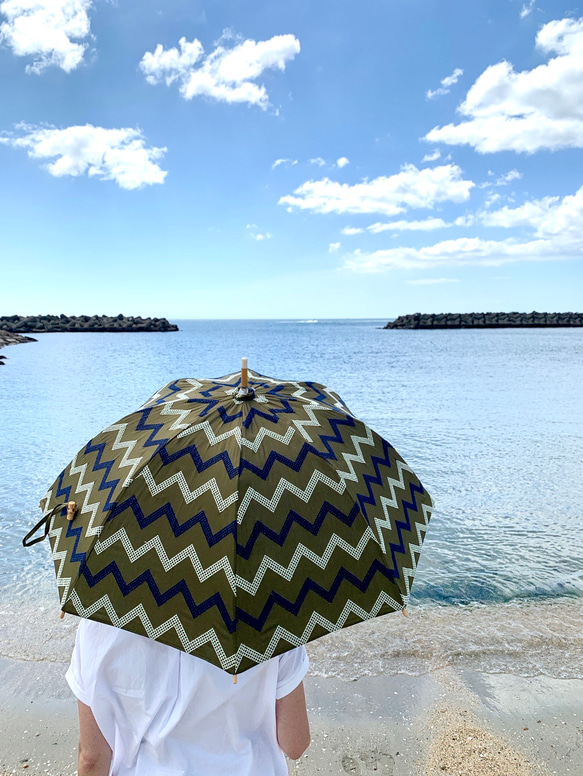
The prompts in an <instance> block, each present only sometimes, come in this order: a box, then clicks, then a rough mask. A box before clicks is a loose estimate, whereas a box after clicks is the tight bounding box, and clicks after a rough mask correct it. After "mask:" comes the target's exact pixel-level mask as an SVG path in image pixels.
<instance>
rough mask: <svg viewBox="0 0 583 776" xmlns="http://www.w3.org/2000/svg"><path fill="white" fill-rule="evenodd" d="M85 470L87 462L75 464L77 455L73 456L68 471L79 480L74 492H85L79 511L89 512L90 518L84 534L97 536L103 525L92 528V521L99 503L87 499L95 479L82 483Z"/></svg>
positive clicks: (89, 496)
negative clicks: (91, 502)
mask: <svg viewBox="0 0 583 776" xmlns="http://www.w3.org/2000/svg"><path fill="white" fill-rule="evenodd" d="M77 455H78V454H77ZM86 472H87V464H86V463H83V464H81V466H77V456H75V457H74V458H73V460H72V461H71V468H70V470H69V473H70V474H71V475H73V474H78V475H79V480H78V482H77V487H76V489H75V493H85V500H84V502H83V506H82V507H81V509H80V511H79V513H80V514H84V513H85V512H89V513H90V514H91V519H90V520H89V525H88V526H87V531H86V536H99V534H100V533H101V531H102V529H103V526H101V525H98V526H96V527H95V528H94V527H93V521H94V520H95V515H96V514H97V511H98V510H99V506H100V504H99V502H98V501H95V502H94V503H93V504H90V503H89V499H90V498H91V492H92V490H93V486H94V485H95V481H93V482H87V483H84V484H83V479H84V477H85V474H86Z"/></svg>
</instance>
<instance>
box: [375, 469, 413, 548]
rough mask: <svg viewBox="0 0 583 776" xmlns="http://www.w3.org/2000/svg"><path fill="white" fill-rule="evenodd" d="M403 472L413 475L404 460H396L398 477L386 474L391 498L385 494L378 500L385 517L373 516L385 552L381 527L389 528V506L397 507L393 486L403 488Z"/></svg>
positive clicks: (404, 487) (388, 529)
mask: <svg viewBox="0 0 583 776" xmlns="http://www.w3.org/2000/svg"><path fill="white" fill-rule="evenodd" d="M403 472H410V473H411V474H413V476H414V472H413V469H411V467H409V466H407V464H406V463H405V461H402V460H398V461H397V473H398V475H399V479H394V478H393V477H390V476H389V475H387V485H388V486H389V490H390V491H391V498H390V499H389V498H387V497H386V496H381V498H380V501H381V504H382V507H383V512H384V514H385V519H384V520H382V519H381V518H379V517H375V525H376V527H377V531H378V535H379V544H380V545H381V547H382V548H383V552H385V539H384V535H383V529H385V528H386V529H387V531H390V530H391V526H392V522H391V518H390V515H389V507H392V508H393V509H398V508H399V502H398V499H397V494H396V493H395V488H399V489H400V490H405V489H406V486H405V478H404V477H403Z"/></svg>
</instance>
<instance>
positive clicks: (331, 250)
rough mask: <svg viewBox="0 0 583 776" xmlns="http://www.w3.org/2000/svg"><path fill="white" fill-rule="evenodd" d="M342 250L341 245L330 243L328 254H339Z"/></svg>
mask: <svg viewBox="0 0 583 776" xmlns="http://www.w3.org/2000/svg"><path fill="white" fill-rule="evenodd" d="M339 250H340V243H330V245H329V246H328V253H337V252H338V251H339Z"/></svg>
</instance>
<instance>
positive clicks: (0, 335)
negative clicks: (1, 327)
mask: <svg viewBox="0 0 583 776" xmlns="http://www.w3.org/2000/svg"><path fill="white" fill-rule="evenodd" d="M21 342H36V340H35V338H34V337H25V336H24V335H22V334H14V333H13V332H11V331H0V348H3V347H6V345H20V343H21ZM5 358H6V356H3V355H0V366H3V365H4V359H5Z"/></svg>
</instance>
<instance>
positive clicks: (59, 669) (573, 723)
mask: <svg viewBox="0 0 583 776" xmlns="http://www.w3.org/2000/svg"><path fill="white" fill-rule="evenodd" d="M308 650H309V646H308ZM65 670H66V663H65V662H62V663H36V662H21V661H16V660H10V659H6V658H2V659H0V680H1V681H0V685H1V689H0V741H2V742H3V746H2V750H1V751H0V774H3V776H4V774H16V773H19V772H22V770H23V769H26V770H27V773H28V774H31V775H32V774H35V775H36V774H38V775H39V776H40V775H41V774H43V775H44V774H46V775H47V776H72V774H74V772H75V770H76V747H77V736H78V733H77V708H76V701H75V698H74V696H73V695H72V693H71V692H70V690H69V688H68V686H67V684H66V682H65V679H64V673H65ZM305 686H306V697H307V703H308V710H309V715H310V724H311V730H312V743H311V745H310V747H309V749H308V750H307V752H306V753H305V754H304V755H303V757H302V758H301V759H300V760H299V761H297V762H290V763H289V773H290V774H294V773H295V774H302V776H315V774H317V773H320V774H342V773H350V774H353V776H358V775H359V774H361V775H362V776H365V775H366V774H367V773H369V772H372V771H374V772H376V773H378V774H385V776H438V774H439V776H443V775H445V776H454V774H455V776H459V774H462V776H486V775H487V774H496V776H551V774H552V775H553V776H574V774H576V773H581V772H582V771H583V709H582V704H581V700H580V699H581V698H582V697H583V679H551V678H549V677H545V676H538V677H531V678H524V677H517V676H514V675H513V674H495V675H494V674H487V673H484V672H478V671H464V670H454V669H452V668H451V667H449V668H442V669H438V670H436V671H433V672H431V673H430V674H427V675H424V676H407V675H402V674H400V675H396V676H377V677H363V678H361V679H358V680H357V681H353V682H347V681H342V680H339V679H334V678H322V677H318V676H314V675H311V674H308V676H307V678H306V680H305Z"/></svg>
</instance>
